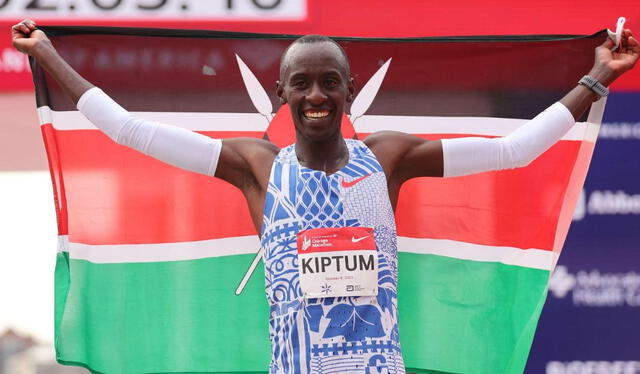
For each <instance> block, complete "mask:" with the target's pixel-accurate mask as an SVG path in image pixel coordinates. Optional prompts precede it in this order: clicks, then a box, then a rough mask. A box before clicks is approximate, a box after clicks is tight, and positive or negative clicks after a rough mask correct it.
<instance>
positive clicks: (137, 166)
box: [47, 126, 263, 244]
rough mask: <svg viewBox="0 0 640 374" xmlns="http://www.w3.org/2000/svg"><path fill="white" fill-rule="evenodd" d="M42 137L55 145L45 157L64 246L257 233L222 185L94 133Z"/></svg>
mask: <svg viewBox="0 0 640 374" xmlns="http://www.w3.org/2000/svg"><path fill="white" fill-rule="evenodd" d="M47 132H48V136H49V138H50V139H55V140H57V149H52V148H51V147H50V148H49V149H48V153H50V154H58V155H59V157H58V158H57V159H58V166H56V165H54V168H55V169H56V170H61V171H62V178H63V179H64V186H65V188H66V191H67V196H68V201H67V204H68V211H69V230H68V232H69V239H70V240H71V241H75V242H82V243H87V244H121V243H130V244H139V243H163V242H180V241H195V240H205V239H214V238H223V237H233V236H245V235H254V234H255V233H256V232H255V228H254V227H253V224H252V221H251V218H250V215H249V211H248V209H247V204H246V202H245V201H244V198H243V197H242V194H241V193H240V191H239V190H238V189H236V188H235V187H233V186H231V185H230V184H228V183H226V182H224V181H222V180H219V179H216V178H211V177H208V176H204V175H200V174H196V173H192V172H188V171H184V170H181V169H178V168H176V167H173V166H170V165H167V164H164V163H162V162H160V161H157V160H155V159H153V158H151V157H148V156H145V155H143V154H141V153H139V152H137V151H134V150H131V149H128V148H125V147H122V146H120V145H117V144H115V143H113V142H112V141H111V140H110V139H108V138H107V137H106V136H105V135H103V134H101V133H99V132H98V131H95V130H72V131H58V130H54V129H52V128H51V127H50V126H49V127H48V130H47ZM206 135H209V136H213V137H218V138H224V137H238V136H244V137H247V136H250V137H262V135H263V133H262V132H207V133H206ZM58 152H59V153H58ZM51 159H55V156H54V157H52V158H51ZM62 178H61V179H62ZM54 183H55V178H54ZM60 185H62V183H58V186H60ZM58 189H59V188H58Z"/></svg>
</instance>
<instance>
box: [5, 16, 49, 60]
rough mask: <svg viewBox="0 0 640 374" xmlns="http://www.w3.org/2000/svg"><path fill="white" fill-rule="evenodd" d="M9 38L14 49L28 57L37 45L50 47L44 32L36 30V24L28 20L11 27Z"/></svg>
mask: <svg viewBox="0 0 640 374" xmlns="http://www.w3.org/2000/svg"><path fill="white" fill-rule="evenodd" d="M11 38H12V40H13V46H14V47H15V49H17V50H18V51H20V52H22V53H26V54H28V55H33V53H34V51H35V49H36V48H37V46H38V45H47V44H48V45H51V42H50V41H49V38H47V36H46V35H45V33H44V32H42V31H40V30H38V29H37V28H36V23H35V22H33V21H32V20H30V19H25V20H23V21H22V22H20V23H18V24H16V25H13V27H11Z"/></svg>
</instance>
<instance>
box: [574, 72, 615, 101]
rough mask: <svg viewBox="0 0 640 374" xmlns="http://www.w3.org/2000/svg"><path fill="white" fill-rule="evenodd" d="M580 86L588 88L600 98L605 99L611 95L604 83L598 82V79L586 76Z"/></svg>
mask: <svg viewBox="0 0 640 374" xmlns="http://www.w3.org/2000/svg"><path fill="white" fill-rule="evenodd" d="M578 84H581V85H583V86H586V87H588V88H589V89H590V90H591V91H593V92H595V94H596V95H598V96H600V97H604V96H607V95H609V89H608V88H607V87H605V86H604V85H603V84H602V83H600V82H598V80H597V79H595V78H593V77H591V76H589V75H585V76H584V77H582V79H580V81H578Z"/></svg>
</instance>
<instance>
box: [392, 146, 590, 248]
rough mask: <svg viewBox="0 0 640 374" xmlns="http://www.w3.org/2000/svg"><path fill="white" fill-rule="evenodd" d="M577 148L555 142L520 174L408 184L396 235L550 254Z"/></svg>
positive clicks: (518, 171)
mask: <svg viewBox="0 0 640 374" xmlns="http://www.w3.org/2000/svg"><path fill="white" fill-rule="evenodd" d="M580 145H581V142H577V141H561V142H559V143H557V144H556V145H554V146H553V147H552V148H551V149H549V150H548V151H547V152H545V153H544V154H543V155H542V156H540V157H539V158H538V159H536V160H535V161H534V162H532V163H531V164H530V165H529V166H527V167H525V168H519V169H513V170H503V171H499V172H488V173H481V174H476V175H471V176H465V177H459V178H445V179H441V178H419V179H415V180H412V181H409V182H407V183H406V184H405V185H404V186H403V187H402V190H401V194H400V198H399V199H398V206H397V210H396V216H397V222H398V235H401V236H408V237H416V238H433V239H451V240H458V241H463V242H470V243H476V244H483V245H496V246H510V247H517V248H538V249H545V250H552V249H553V243H554V239H555V235H556V228H557V225H558V219H559V215H560V211H561V209H562V207H563V204H564V203H565V201H564V200H565V192H566V189H567V188H568V186H569V181H570V176H571V174H572V171H573V167H574V163H575V162H576V158H577V156H578V151H579V149H580ZM574 187H575V186H574Z"/></svg>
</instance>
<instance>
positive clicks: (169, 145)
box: [77, 87, 222, 176]
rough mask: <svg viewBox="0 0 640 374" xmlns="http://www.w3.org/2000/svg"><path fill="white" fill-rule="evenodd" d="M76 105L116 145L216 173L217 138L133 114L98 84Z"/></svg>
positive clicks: (189, 167) (169, 162)
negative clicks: (98, 86)
mask: <svg viewBox="0 0 640 374" xmlns="http://www.w3.org/2000/svg"><path fill="white" fill-rule="evenodd" d="M77 108H78V110H79V111H80V112H81V113H82V114H84V115H85V117H87V119H89V121H91V122H92V123H93V124H94V125H95V126H96V127H98V128H99V129H100V130H102V132H104V133H105V134H106V135H107V136H108V137H109V138H111V139H112V140H113V141H115V142H116V143H118V144H122V145H125V146H127V147H131V148H133V149H135V150H137V151H140V152H142V153H144V154H146V155H149V156H151V157H154V158H157V159H158V160H161V161H164V162H166V163H168V164H171V165H174V166H177V167H179V168H182V169H186V170H190V171H194V172H196V173H201V174H206V175H210V176H213V175H214V174H215V172H216V167H217V165H218V159H219V157H220V151H221V149H222V141H221V140H220V139H212V138H209V137H208V136H205V135H202V134H198V133H196V132H193V131H189V130H186V129H183V128H181V127H177V126H170V125H165V124H162V123H159V122H155V121H148V120H145V119H142V118H137V117H134V116H133V115H131V114H130V113H129V112H127V111H126V110H125V109H124V108H123V107H121V106H120V105H118V103H116V102H115V101H113V99H111V98H110V97H109V96H107V94H105V93H104V92H103V91H102V90H101V89H99V88H97V87H94V88H91V89H90V90H88V91H87V92H85V93H84V94H83V95H82V96H81V97H80V100H78V105H77Z"/></svg>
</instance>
